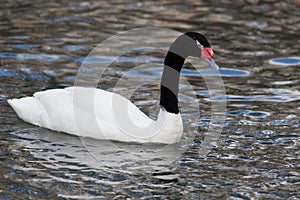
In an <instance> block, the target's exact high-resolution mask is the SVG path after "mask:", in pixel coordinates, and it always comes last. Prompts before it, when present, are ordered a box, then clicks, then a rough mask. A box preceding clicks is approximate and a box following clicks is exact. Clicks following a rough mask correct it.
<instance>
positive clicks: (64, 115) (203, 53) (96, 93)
mask: <svg viewBox="0 0 300 200" xmlns="http://www.w3.org/2000/svg"><path fill="white" fill-rule="evenodd" d="M213 55H214V53H213V51H212V48H211V46H210V43H209V42H208V41H207V39H206V38H205V37H204V36H203V35H202V34H200V33H196V32H187V33H185V34H182V35H181V36H179V37H178V38H177V39H176V40H175V41H174V42H173V43H172V45H171V47H170V48H169V51H168V52H167V54H166V57H165V60H164V69H163V74H162V78H161V87H160V89H161V91H160V92H161V94H160V105H161V108H160V111H159V113H158V117H157V120H152V119H150V118H149V117H148V116H146V115H145V114H144V113H143V112H142V111H140V110H139V109H138V108H137V107H136V106H135V105H134V104H133V103H131V102H130V101H129V100H128V99H126V98H124V97H122V96H121V95H118V94H115V93H112V92H108V91H105V90H101V89H97V88H87V87H67V88H64V89H50V90H46V91H41V92H36V93H34V95H33V96H32V97H23V98H20V99H10V100H8V103H9V105H10V106H11V107H12V108H13V109H14V110H15V112H16V113H17V115H18V116H19V117H20V118H21V119H22V120H24V121H26V122H29V123H31V124H34V125H37V126H41V127H44V128H47V129H51V130H54V131H59V132H65V133H69V134H72V135H77V136H83V137H90V138H96V139H105V140H115V141H122V142H137V143H164V144H172V143H177V142H179V141H180V139H181V137H182V135H183V125H182V119H181V116H180V113H179V109H178V97H177V96H178V86H179V75H180V71H181V68H182V66H183V63H184V61H185V59H186V58H187V57H188V56H193V57H199V58H202V59H203V60H205V61H206V62H207V63H208V64H209V65H210V66H211V67H212V68H214V69H215V70H217V69H218V65H217V64H216V63H215V62H214V60H213ZM75 91H76V92H79V93H82V95H84V94H86V93H90V92H92V93H93V97H94V107H93V109H94V113H89V112H88V111H87V110H89V109H87V106H88V105H85V104H84V103H83V104H79V105H76V106H77V107H76V110H77V113H75V112H74V110H75V108H74V103H73V100H74V99H73V98H74V92H75ZM113 102H114V103H113ZM116 105H117V106H116ZM113 106H114V107H113ZM122 108H123V109H122ZM124 108H126V109H125V112H124ZM118 109H119V110H120V111H118ZM75 116H76V119H75ZM116 119H117V120H116ZM120 119H121V120H120ZM76 120H77V122H78V120H80V124H81V125H80V128H78V126H77V123H76ZM94 122H96V125H95V124H94Z"/></svg>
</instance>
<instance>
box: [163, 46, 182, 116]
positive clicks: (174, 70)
mask: <svg viewBox="0 0 300 200" xmlns="http://www.w3.org/2000/svg"><path fill="white" fill-rule="evenodd" d="M184 60H185V58H183V57H181V56H179V55H177V54H175V53H173V52H171V51H168V53H167V55H166V58H165V61H164V70H163V75H162V78H161V87H160V92H161V93H160V105H161V106H163V107H164V108H165V109H166V111H168V112H170V113H175V114H177V113H179V109H178V86H179V76H180V71H181V68H182V65H183V63H184Z"/></svg>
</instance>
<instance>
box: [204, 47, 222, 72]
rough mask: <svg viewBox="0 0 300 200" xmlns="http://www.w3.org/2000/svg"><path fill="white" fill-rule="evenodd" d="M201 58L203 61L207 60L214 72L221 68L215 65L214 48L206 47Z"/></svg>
mask: <svg viewBox="0 0 300 200" xmlns="http://www.w3.org/2000/svg"><path fill="white" fill-rule="evenodd" d="M201 57H202V59H203V60H205V61H206V62H207V63H208V64H209V66H211V67H212V68H213V69H214V70H218V69H219V66H218V65H217V64H216V63H215V61H214V59H213V57H214V52H213V50H212V48H210V47H205V48H203V49H202V52H201Z"/></svg>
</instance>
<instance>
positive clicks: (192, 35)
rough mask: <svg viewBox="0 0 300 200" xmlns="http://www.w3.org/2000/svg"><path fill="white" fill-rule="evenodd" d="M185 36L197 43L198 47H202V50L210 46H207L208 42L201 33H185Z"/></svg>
mask: <svg viewBox="0 0 300 200" xmlns="http://www.w3.org/2000/svg"><path fill="white" fill-rule="evenodd" d="M185 35H187V36H189V37H190V38H192V39H193V40H194V41H195V42H196V44H197V41H198V42H199V43H200V45H202V46H203V47H204V48H209V47H210V44H209V42H208V40H207V39H206V37H204V35H202V34H201V33H197V32H186V33H185Z"/></svg>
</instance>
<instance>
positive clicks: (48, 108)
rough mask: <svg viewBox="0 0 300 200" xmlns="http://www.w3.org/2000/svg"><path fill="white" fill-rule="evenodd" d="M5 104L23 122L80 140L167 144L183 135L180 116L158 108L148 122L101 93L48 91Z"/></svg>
mask: <svg viewBox="0 0 300 200" xmlns="http://www.w3.org/2000/svg"><path fill="white" fill-rule="evenodd" d="M90 97H92V98H93V100H90V99H88V98H90ZM90 102H93V103H92V104H90ZM8 103H9V104H10V106H11V107H12V108H13V109H14V110H15V111H16V113H17V114H18V116H19V117H20V118H21V119H22V120H24V121H26V122H29V123H32V124H34V125H37V126H41V127H45V128H47V129H51V130H54V131H59V132H65V133H69V134H72V135H77V136H82V137H91V138H95V139H108V140H116V141H122V142H138V143H146V142H151V143H166V144H170V143H176V142H178V141H179V140H180V139H181V137H182V134H183V127H182V119H181V116H180V114H174V113H169V112H167V111H165V110H164V109H163V108H161V109H160V111H159V114H158V118H157V120H152V119H150V118H149V117H148V116H146V115H145V114H144V113H143V112H142V111H140V110H139V109H138V108H137V107H136V106H135V105H134V104H133V103H131V102H130V101H129V100H128V99H126V98H124V97H122V96H121V95H118V94H115V93H112V92H107V91H104V90H101V89H95V88H84V87H68V88H65V89H51V90H46V91H42V92H36V93H35V94H34V95H33V97H24V98H21V99H10V100H8Z"/></svg>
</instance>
